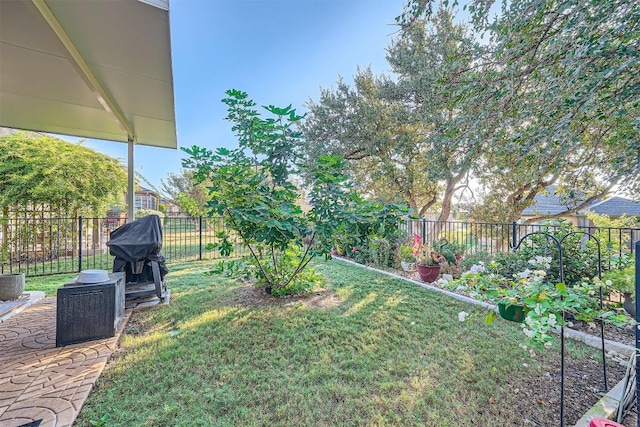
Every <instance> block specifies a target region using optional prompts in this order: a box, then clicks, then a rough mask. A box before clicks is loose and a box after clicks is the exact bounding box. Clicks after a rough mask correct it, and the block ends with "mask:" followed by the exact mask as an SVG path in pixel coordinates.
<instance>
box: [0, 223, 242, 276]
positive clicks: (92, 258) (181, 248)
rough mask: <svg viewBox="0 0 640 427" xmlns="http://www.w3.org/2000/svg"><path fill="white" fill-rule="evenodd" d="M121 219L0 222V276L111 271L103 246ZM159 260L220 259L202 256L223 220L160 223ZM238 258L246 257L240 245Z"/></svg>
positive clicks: (209, 254) (212, 254)
mask: <svg viewBox="0 0 640 427" xmlns="http://www.w3.org/2000/svg"><path fill="white" fill-rule="evenodd" d="M124 222H125V219H123V218H86V217H78V218H27V217H24V218H21V217H12V218H6V217H0V273H25V275H27V276H42V275H48V274H58V273H74V272H78V271H80V270H85V269H104V270H110V269H111V268H112V265H113V257H112V256H111V255H110V254H109V248H108V247H107V244H106V243H107V241H108V240H109V235H110V233H111V231H113V230H115V229H116V228H118V227H119V226H121V225H122V224H124ZM162 230H163V243H162V252H161V253H162V255H164V257H165V258H166V260H167V261H168V262H176V261H194V260H207V259H210V260H214V259H220V258H221V257H220V254H219V253H218V252H217V251H209V250H206V246H207V244H208V243H214V242H216V241H217V238H216V234H217V233H218V232H220V231H223V230H225V231H226V227H225V224H224V220H223V219H222V218H209V217H198V218H191V217H167V218H164V219H163V224H162ZM235 249H236V253H239V254H241V255H244V254H245V251H244V248H243V247H242V245H240V244H239V243H237V244H236V245H235Z"/></svg>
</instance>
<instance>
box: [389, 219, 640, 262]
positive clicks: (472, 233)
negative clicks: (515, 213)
mask: <svg viewBox="0 0 640 427" xmlns="http://www.w3.org/2000/svg"><path fill="white" fill-rule="evenodd" d="M401 227H402V229H403V231H404V233H405V235H406V236H407V237H411V236H414V235H418V236H420V238H421V240H422V241H423V242H435V241H438V240H440V239H442V238H445V239H447V240H448V241H450V242H456V243H459V244H463V245H465V247H466V253H467V254H473V253H478V252H488V253H489V254H495V253H498V252H505V251H507V250H509V249H510V248H513V247H515V246H517V245H518V242H519V241H520V239H521V238H522V237H524V236H525V235H527V234H529V233H534V232H539V231H552V232H553V231H559V230H560V229H561V226H560V225H553V224H549V225H540V224H518V223H516V222H513V223H511V224H509V223H490V222H461V221H447V222H440V221H429V220H425V219H407V220H405V222H403V223H402V225H401ZM574 230H575V231H578V232H583V233H585V239H587V238H588V237H587V236H586V234H589V235H592V236H594V237H596V238H597V239H598V241H599V242H600V245H601V247H602V250H603V251H609V252H616V253H617V254H618V255H620V254H624V253H628V254H633V253H634V245H635V243H636V242H637V241H640V228H608V227H595V226H577V227H576V226H574Z"/></svg>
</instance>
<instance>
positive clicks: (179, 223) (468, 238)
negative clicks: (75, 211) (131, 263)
mask: <svg viewBox="0 0 640 427" xmlns="http://www.w3.org/2000/svg"><path fill="white" fill-rule="evenodd" d="M124 221H125V220H124V219H122V218H85V217H78V218H28V217H24V218H21V217H15V216H14V217H12V218H7V217H4V218H3V217H0V273H18V272H21V273H25V274H26V275H27V276H41V275H47V274H57V273H74V272H78V271H80V270H83V269H105V270H110V269H111V267H112V264H113V257H112V256H111V255H110V254H109V248H108V247H107V245H106V243H107V241H108V240H109V234H110V233H111V231H113V230H115V229H116V228H118V227H119V226H121V225H122V224H124ZM162 227H163V244H162V254H163V255H164V257H165V258H166V259H167V261H168V262H177V261H194V260H216V259H220V258H221V257H220V254H219V253H218V252H217V251H208V250H206V249H205V248H206V246H207V244H208V243H214V242H216V241H217V238H216V234H217V233H218V232H220V231H228V230H227V228H226V226H225V223H224V220H223V219H222V218H211V217H197V218H192V217H167V218H164V219H163V225H162ZM401 227H402V228H403V230H404V232H405V233H406V235H407V236H408V237H411V236H413V235H414V234H417V235H419V236H420V237H421V239H422V241H423V242H429V241H436V240H439V239H441V238H446V239H447V240H449V241H450V242H456V243H459V244H463V245H465V247H466V251H465V252H466V253H467V254H474V253H478V252H487V253H489V254H495V253H498V252H505V251H508V250H509V249H510V248H511V247H513V245H514V242H517V241H518V240H519V239H520V237H521V236H524V235H525V234H527V233H531V232H534V231H543V230H548V229H551V230H553V229H554V228H559V227H560V226H559V225H558V226H554V225H532V224H517V223H511V224H506V223H481V222H461V221H449V222H439V221H429V220H424V219H418V220H414V219H407V220H406V221H404V222H403V223H402V224H401ZM575 229H576V230H580V231H585V232H587V233H589V234H592V235H595V236H597V237H598V238H599V240H600V242H601V245H602V247H603V248H604V249H608V250H609V251H616V252H618V253H629V254H633V252H634V244H635V243H636V242H637V241H640V228H598V227H575ZM235 249H236V253H237V254H240V255H245V254H246V250H245V249H244V248H243V247H242V245H241V244H240V243H236V245H235Z"/></svg>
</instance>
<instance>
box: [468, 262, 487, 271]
mask: <svg viewBox="0 0 640 427" xmlns="http://www.w3.org/2000/svg"><path fill="white" fill-rule="evenodd" d="M484 271H485V268H484V263H482V262H480V264H473V265H472V266H471V268H470V269H469V273H484Z"/></svg>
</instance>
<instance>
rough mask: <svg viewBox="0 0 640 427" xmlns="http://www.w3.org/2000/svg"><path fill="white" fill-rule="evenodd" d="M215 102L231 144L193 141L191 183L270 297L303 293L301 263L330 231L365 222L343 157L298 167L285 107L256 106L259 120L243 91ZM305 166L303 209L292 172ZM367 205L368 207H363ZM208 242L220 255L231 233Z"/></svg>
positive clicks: (304, 265) (321, 249)
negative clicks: (204, 193) (222, 108)
mask: <svg viewBox="0 0 640 427" xmlns="http://www.w3.org/2000/svg"><path fill="white" fill-rule="evenodd" d="M226 93H227V98H225V99H223V102H224V103H225V104H226V105H227V106H228V115H227V117H226V119H227V120H228V121H230V122H231V123H233V127H232V130H233V131H234V132H235V134H236V136H237V138H238V148H237V149H232V150H230V149H226V148H218V149H216V150H215V151H211V150H208V149H205V148H200V147H197V146H193V147H191V148H185V149H183V150H184V151H185V152H186V153H188V154H189V155H190V157H189V158H188V159H186V160H185V161H184V162H183V166H184V167H185V168H188V169H190V170H193V171H194V175H193V176H194V178H195V179H196V180H197V181H198V182H203V181H205V180H208V182H209V186H208V188H209V197H210V200H209V201H208V202H207V205H206V209H207V211H208V213H209V215H220V216H222V217H224V218H225V222H226V224H227V225H228V227H229V228H230V230H231V231H232V232H233V233H234V235H236V236H238V237H239V238H240V239H241V240H242V242H243V244H244V245H245V246H246V247H247V248H248V250H249V252H250V254H251V257H252V261H253V265H254V266H255V269H256V276H257V278H258V284H259V285H262V286H265V288H266V289H267V290H268V291H269V292H271V293H272V294H274V295H286V294H290V293H298V292H303V291H307V290H309V289H310V288H312V287H313V286H314V285H316V284H317V283H318V282H319V281H320V278H319V276H318V275H317V274H315V273H314V272H313V270H312V269H311V268H309V267H308V264H309V262H310V261H311V259H312V258H313V257H314V256H316V255H326V256H329V253H330V251H331V247H332V246H333V244H334V242H335V240H336V236H338V235H344V236H349V235H353V234H354V233H355V232H356V229H357V226H358V223H359V222H360V221H362V220H366V218H365V217H364V215H363V214H362V213H361V212H363V211H364V212H367V213H369V214H371V213H373V212H372V209H366V208H365V209H362V207H363V202H362V201H361V200H360V198H359V197H358V196H357V195H356V194H355V193H353V192H351V191H350V189H349V185H348V182H347V177H346V176H345V175H344V174H343V173H342V168H343V166H344V165H343V161H342V160H341V159H340V158H339V157H337V156H328V155H321V156H319V157H318V159H317V161H316V162H313V163H312V164H309V165H303V164H302V162H301V158H300V146H301V144H302V141H303V139H302V133H301V132H300V131H299V130H298V129H297V126H298V124H299V122H300V120H301V119H302V116H299V115H297V114H296V111H295V110H294V109H292V108H291V106H288V107H285V108H279V107H275V106H273V105H269V106H265V107H263V108H264V109H265V110H266V111H267V112H268V113H270V115H271V117H269V118H261V117H260V114H259V113H258V111H257V110H256V109H254V106H255V103H254V102H253V101H252V100H250V99H249V98H248V95H247V94H246V93H245V92H241V91H238V90H229V91H227V92H226ZM300 168H305V169H306V171H305V173H306V175H307V176H308V177H309V178H310V182H311V186H310V191H309V193H308V194H309V198H310V205H311V209H310V210H309V211H307V212H304V211H303V210H302V209H301V208H300V206H299V205H298V204H297V201H298V197H299V194H300V190H299V189H298V188H297V187H296V186H295V185H294V184H293V183H292V181H293V180H292V178H293V174H294V173H295V172H297V171H298V170H299V169H300ZM366 206H371V205H365V207H366ZM219 238H220V239H221V242H220V243H217V244H215V245H211V246H210V247H215V248H217V249H218V250H220V253H221V254H223V255H228V254H230V253H231V252H232V250H233V245H232V244H231V242H230V238H231V236H230V235H229V234H225V233H222V234H221V235H220V236H219Z"/></svg>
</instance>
